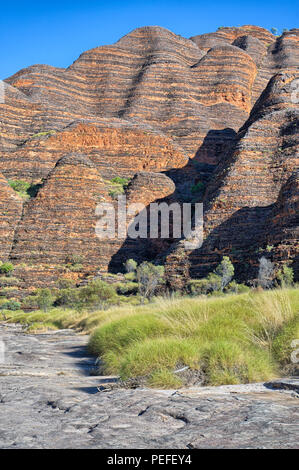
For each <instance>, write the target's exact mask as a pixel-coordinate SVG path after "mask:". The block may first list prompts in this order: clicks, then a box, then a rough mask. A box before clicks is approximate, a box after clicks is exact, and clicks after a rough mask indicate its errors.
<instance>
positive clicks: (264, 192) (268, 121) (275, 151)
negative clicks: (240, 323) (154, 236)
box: [167, 73, 299, 279]
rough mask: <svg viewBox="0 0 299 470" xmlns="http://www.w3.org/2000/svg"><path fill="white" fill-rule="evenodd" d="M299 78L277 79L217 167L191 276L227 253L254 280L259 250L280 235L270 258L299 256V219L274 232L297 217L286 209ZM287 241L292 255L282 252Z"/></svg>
mask: <svg viewBox="0 0 299 470" xmlns="http://www.w3.org/2000/svg"><path fill="white" fill-rule="evenodd" d="M297 77H299V74H294V73H292V74H289V73H285V74H282V73H280V74H278V75H277V76H275V77H273V79H272V80H271V81H270V83H269V85H268V87H267V89H266V90H265V92H264V94H263V95H262V97H261V99H260V101H259V103H258V104H257V105H256V106H255V108H254V109H253V110H252V115H251V116H250V118H249V120H248V122H247V123H246V124H245V125H244V126H243V128H242V129H241V130H240V132H239V134H238V138H237V141H236V143H235V146H234V148H233V149H232V151H231V153H230V155H229V156H228V158H227V159H226V161H225V162H223V163H222V164H219V165H218V167H217V170H216V172H215V173H214V175H213V179H212V181H211V182H210V184H209V186H208V188H207V191H206V194H205V199H204V243H203V246H202V247H201V248H200V249H198V250H194V251H193V252H190V253H186V256H185V258H186V257H187V259H188V262H189V263H190V273H191V275H192V276H194V277H198V276H203V275H205V274H206V273H207V272H209V271H211V270H212V269H213V268H215V267H216V265H217V263H219V261H220V260H221V258H222V256H223V255H228V256H230V257H231V259H232V260H233V261H234V263H235V264H236V267H237V273H238V274H239V275H240V276H241V277H243V278H244V279H246V278H247V279H248V277H251V278H252V277H254V276H256V275H257V266H258V259H257V258H258V253H259V252H260V251H261V249H262V248H265V247H266V246H267V245H269V246H270V245H272V244H273V243H274V240H275V239H276V244H275V245H274V248H273V255H269V256H274V253H276V255H275V256H274V257H275V259H276V260H278V259H279V260H283V261H284V262H292V261H293V260H294V259H295V258H296V257H297V256H298V252H299V243H298V227H297V228H296V223H295V221H296V220H297V219H296V217H294V218H293V219H292V222H290V233H291V235H290V234H289V232H288V230H286V227H285V226H284V231H283V230H282V227H280V226H279V225H278V226H276V229H275V230H276V232H275V233H276V235H275V236H274V234H273V231H274V228H275V224H276V222H274V221H276V220H279V219H280V217H282V218H283V220H284V221H285V222H284V223H285V225H287V221H288V216H292V212H291V213H288V214H287V216H284V215H283V213H284V212H285V209H284V207H285V206H284V204H286V205H287V201H288V195H287V188H291V186H290V183H289V184H288V181H289V178H291V181H293V180H294V179H293V178H292V175H293V173H294V171H296V169H298V168H299V132H298V127H299V110H298V108H297V109H296V107H295V104H294V103H293V102H292V100H291V95H292V91H293V87H292V84H293V83H294V80H296V78H297ZM296 181H297V180H296ZM285 185H286V186H285ZM282 188H284V189H283V190H282ZM292 188H293V189H292V191H291V189H289V190H290V197H291V201H293V202H292V204H293V205H290V207H292V211H294V208H295V201H296V200H297V202H298V187H297V186H295V188H297V192H296V190H295V189H294V182H293V186H292ZM281 191H282V193H281ZM296 198H297V199H296ZM278 200H279V201H280V202H278ZM274 207H275V208H276V209H275V214H276V215H275V217H274V216H273V210H274ZM287 207H288V206H287ZM273 217H274V219H273ZM269 220H270V222H269ZM297 222H298V220H297ZM278 227H280V228H281V232H280V234H279V235H278V233H277V231H278V230H280V229H279V228H278ZM284 233H285V235H284ZM275 237H276V238H275ZM270 240H272V241H273V243H272V244H271V243H270ZM284 243H286V244H287V246H288V253H289V256H286V255H285V254H284V255H283V254H282V253H281V250H282V248H281V247H282V246H283V245H284ZM176 251H178V248H174V249H173V250H172V251H171V253H170V254H169V255H168V256H169V262H168V265H169V266H168V268H167V269H168V271H169V276H170V279H171V278H172V277H173V275H174V274H175V273H174V272H173V266H175V261H174V260H175V253H176ZM179 259H180V258H179V257H178V261H177V263H178V265H179Z"/></svg>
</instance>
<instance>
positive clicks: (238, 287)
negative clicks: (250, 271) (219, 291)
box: [225, 281, 250, 294]
mask: <svg viewBox="0 0 299 470" xmlns="http://www.w3.org/2000/svg"><path fill="white" fill-rule="evenodd" d="M249 291H250V287H248V286H246V285H245V284H238V283H237V282H236V281H231V282H230V283H229V284H228V286H227V287H226V289H225V292H232V293H234V294H243V293H245V292H249Z"/></svg>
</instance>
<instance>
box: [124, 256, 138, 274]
mask: <svg viewBox="0 0 299 470" xmlns="http://www.w3.org/2000/svg"><path fill="white" fill-rule="evenodd" d="M125 269H126V272H127V273H128V274H130V273H134V272H135V271H136V269H137V263H136V261H135V260H134V259H127V261H126V262H125Z"/></svg>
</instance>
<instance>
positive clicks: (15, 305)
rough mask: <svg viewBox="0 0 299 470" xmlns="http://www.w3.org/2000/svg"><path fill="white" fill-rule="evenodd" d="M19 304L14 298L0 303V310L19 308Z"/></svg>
mask: <svg viewBox="0 0 299 470" xmlns="http://www.w3.org/2000/svg"><path fill="white" fill-rule="evenodd" d="M20 308H21V304H20V302H17V301H16V300H9V301H7V302H4V303H3V304H1V305H0V310H12V311H15V310H20Z"/></svg>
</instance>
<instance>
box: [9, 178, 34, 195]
mask: <svg viewBox="0 0 299 470" xmlns="http://www.w3.org/2000/svg"><path fill="white" fill-rule="evenodd" d="M8 184H9V186H10V187H11V188H12V189H13V190H14V191H16V193H18V194H19V196H21V197H22V198H23V199H30V198H31V197H35V196H36V195H37V193H38V190H39V189H40V188H41V186H42V184H40V183H37V184H33V183H28V182H27V181H24V180H8Z"/></svg>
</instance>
